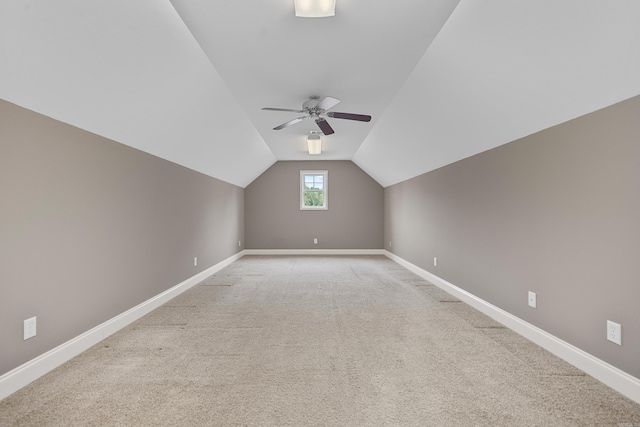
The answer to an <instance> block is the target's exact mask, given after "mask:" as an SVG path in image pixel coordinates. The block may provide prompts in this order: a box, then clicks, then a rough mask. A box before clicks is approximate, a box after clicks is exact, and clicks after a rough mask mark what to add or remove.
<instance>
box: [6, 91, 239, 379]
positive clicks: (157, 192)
mask: <svg viewBox="0 0 640 427" xmlns="http://www.w3.org/2000/svg"><path fill="white" fill-rule="evenodd" d="M243 212H244V190H243V189H241V188H239V187H236V186H233V185H231V184H228V183H225V182H222V181H219V180H216V179H213V178H210V177H208V176H205V175H202V174H199V173H197V172H193V171H191V170H189V169H186V168H183V167H181V166H178V165H176V164H173V163H170V162H168V161H165V160H162V159H159V158H157V157H153V156H151V155H148V154H145V153H142V152H140V151H137V150H134V149H132V148H129V147H126V146H124V145H121V144H118V143H115V142H113V141H110V140H107V139H105V138H102V137H99V136H96V135H94V134H91V133H88V132H86V131H83V130H80V129H77V128H74V127H72V126H69V125H66V124H63V123H60V122H57V121H55V120H52V119H50V118H47V117H44V116H41V115H39V114H36V113H34V112H31V111H28V110H25V109H22V108H20V107H17V106H15V105H12V104H9V103H7V102H5V101H1V100H0V374H3V373H5V372H7V371H9V370H11V369H13V368H15V367H17V366H19V365H20V364H22V363H24V362H26V361H28V360H30V359H32V358H34V357H36V356H38V355H40V354H42V353H44V352H46V351H47V350H49V349H51V348H54V347H56V346H57V345H59V344H61V343H63V342H65V341H67V340H69V339H71V338H73V337H75V336H77V335H79V334H81V333H82V332H85V331H87V330H89V329H90V328H92V327H94V326H96V325H98V324H100V323H102V322H104V321H106V320H108V319H110V318H112V317H113V316H115V315H118V314H120V313H122V312H124V311H126V310H127V309H129V308H131V307H133V306H135V305H137V304H139V303H141V302H143V301H145V300H147V299H149V298H150V297H153V296H155V295H157V294H159V293H161V292H163V291H165V290H166V289H168V288H170V287H172V286H174V285H176V284H178V283H180V282H182V281H183V280H185V279H187V278H189V277H191V276H193V275H194V274H196V273H198V272H200V271H202V270H204V269H206V268H208V267H210V266H212V265H214V264H216V263H218V262H220V261H222V260H224V259H226V258H228V257H230V256H232V255H233V254H234V253H236V252H238V251H239V250H240V249H242V248H239V247H238V240H239V239H241V240H244V236H243V232H244V214H243ZM194 256H197V257H198V266H197V267H194V265H193V257H194ZM32 316H37V318H38V334H37V336H36V337H34V338H31V339H29V340H27V341H23V339H22V322H23V320H24V319H27V318H29V317H32Z"/></svg>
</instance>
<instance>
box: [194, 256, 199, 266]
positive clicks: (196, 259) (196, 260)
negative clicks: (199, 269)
mask: <svg viewBox="0 0 640 427" xmlns="http://www.w3.org/2000/svg"><path fill="white" fill-rule="evenodd" d="M196 265H198V257H197V256H194V257H193V266H194V267H195V266H196Z"/></svg>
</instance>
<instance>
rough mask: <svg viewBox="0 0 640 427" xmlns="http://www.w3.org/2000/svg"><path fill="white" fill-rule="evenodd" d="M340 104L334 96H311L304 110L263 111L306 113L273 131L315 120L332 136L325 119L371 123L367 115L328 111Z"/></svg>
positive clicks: (266, 108) (273, 109)
mask: <svg viewBox="0 0 640 427" xmlns="http://www.w3.org/2000/svg"><path fill="white" fill-rule="evenodd" d="M338 103H340V100H339V99H338V98H334V97H332V96H325V97H324V98H322V99H320V97H319V96H315V95H314V96H310V97H309V99H308V100H307V101H305V102H304V103H303V104H302V109H300V110H296V109H291V108H273V107H264V108H262V109H263V110H268V111H288V112H292V113H306V115H304V116H300V117H298V118H296V119H293V120H289V121H288V122H285V123H283V124H281V125H278V126H276V127H274V128H273V130H281V129H284V128H286V127H289V126H291V125H294V124H296V123H300V122H301V121H303V120H305V119H308V118H313V119H314V121H315V122H316V124H317V125H318V127H319V128H320V130H321V131H322V133H323V134H325V135H331V134H333V133H334V130H333V128H332V127H331V125H329V122H327V120H326V119H325V118H324V117H323V116H327V117H332V118H334V119H345V120H355V121H358V122H369V121H371V116H368V115H365V114H355V113H338V112H334V111H331V112H329V111H327V110H329V109H331V108H333V107H335V106H336V105H338Z"/></svg>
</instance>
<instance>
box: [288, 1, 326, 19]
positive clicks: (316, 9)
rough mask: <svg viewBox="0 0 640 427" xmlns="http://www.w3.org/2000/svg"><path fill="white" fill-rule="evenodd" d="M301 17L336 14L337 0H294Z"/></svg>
mask: <svg viewBox="0 0 640 427" xmlns="http://www.w3.org/2000/svg"><path fill="white" fill-rule="evenodd" d="M293 4H294V6H295V9H296V16H297V17H299V18H324V17H327V16H334V15H335V14H336V0H293Z"/></svg>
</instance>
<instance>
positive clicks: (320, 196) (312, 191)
mask: <svg viewBox="0 0 640 427" xmlns="http://www.w3.org/2000/svg"><path fill="white" fill-rule="evenodd" d="M328 183H329V181H328V172H327V171H300V209H301V210H327V209H328V204H327V202H328V185H327V184H328Z"/></svg>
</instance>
